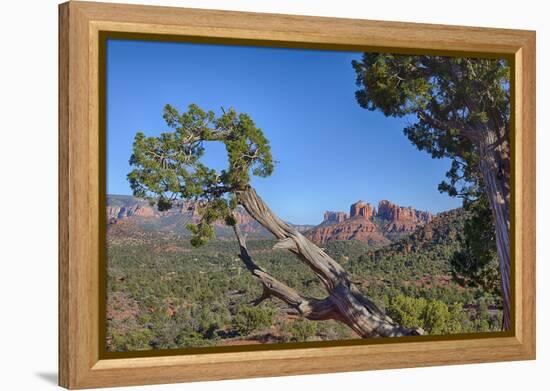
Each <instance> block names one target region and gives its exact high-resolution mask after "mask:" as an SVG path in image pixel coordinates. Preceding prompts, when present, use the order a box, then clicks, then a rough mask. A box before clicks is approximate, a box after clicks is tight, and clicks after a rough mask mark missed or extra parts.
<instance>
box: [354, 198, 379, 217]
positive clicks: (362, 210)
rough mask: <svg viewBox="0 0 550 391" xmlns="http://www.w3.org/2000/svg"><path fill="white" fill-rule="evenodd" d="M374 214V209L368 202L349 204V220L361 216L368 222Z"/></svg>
mask: <svg viewBox="0 0 550 391" xmlns="http://www.w3.org/2000/svg"><path fill="white" fill-rule="evenodd" d="M374 214H375V209H374V207H373V206H372V205H371V204H369V203H368V202H364V201H357V202H356V203H355V204H351V207H350V208H349V216H350V218H353V217H356V216H363V217H365V218H366V219H367V220H369V219H371V218H372V216H373V215H374Z"/></svg>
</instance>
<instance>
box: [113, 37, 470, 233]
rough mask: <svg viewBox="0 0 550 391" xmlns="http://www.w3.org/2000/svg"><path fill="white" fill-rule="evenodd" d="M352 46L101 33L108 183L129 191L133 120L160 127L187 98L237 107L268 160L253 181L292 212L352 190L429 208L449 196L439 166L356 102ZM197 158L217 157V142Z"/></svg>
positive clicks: (305, 220)
mask: <svg viewBox="0 0 550 391" xmlns="http://www.w3.org/2000/svg"><path fill="white" fill-rule="evenodd" d="M358 58H360V53H354V52H337V51H315V50H302V49H277V48H256V47H240V46H225V45H202V44H201V45H199V44H189V43H161V42H142V41H128V40H125V41H121V40H110V41H108V44H107V191H108V193H109V194H131V190H130V188H129V186H128V182H127V181H126V174H127V173H128V172H129V170H130V167H129V165H128V159H129V157H130V154H131V148H132V140H133V137H134V135H135V133H136V132H137V131H139V130H140V131H143V132H144V133H145V134H147V135H158V134H159V133H161V132H163V131H167V130H168V129H167V127H166V125H165V123H164V121H163V119H162V109H163V106H164V105H165V104H167V103H170V104H172V105H174V106H175V107H177V108H178V109H180V110H184V109H186V107H187V106H188V105H189V104H190V103H196V104H198V105H199V106H200V107H202V108H203V109H205V110H214V111H216V112H220V107H222V106H223V107H224V108H228V107H231V106H233V107H234V108H235V109H236V110H237V111H238V112H246V113H248V114H249V115H250V116H251V117H252V118H253V119H254V121H255V122H256V125H257V126H259V127H260V128H262V129H263V131H264V133H265V135H266V136H267V138H268V139H269V140H270V142H271V147H272V153H273V156H274V159H275V160H276V161H277V162H278V163H277V164H276V167H275V171H274V173H273V175H272V176H271V177H268V178H256V179H254V180H253V186H254V187H255V188H256V190H257V191H258V193H259V194H260V195H261V196H262V197H263V198H264V200H265V201H266V202H267V203H268V204H269V205H270V207H271V208H272V209H273V210H274V211H275V212H276V213H277V214H279V215H280V216H281V217H282V218H283V219H285V220H287V221H291V222H293V223H302V224H316V223H319V222H320V221H321V220H322V215H323V212H324V211H325V210H343V211H348V210H349V206H350V204H351V203H353V202H355V201H357V200H359V199H362V200H365V201H368V202H371V203H375V204H377V203H378V201H380V200H381V199H389V200H391V201H393V202H395V203H397V204H400V205H404V206H409V205H410V206H414V207H415V208H417V209H422V210H429V211H431V212H439V211H443V210H448V209H451V208H455V207H458V206H460V201H459V200H458V199H453V198H450V197H448V196H447V195H444V194H440V193H439V192H438V191H437V185H438V183H439V182H441V180H442V179H443V178H444V174H445V172H446V170H447V168H448V167H449V164H450V163H449V161H448V160H445V159H441V160H434V159H432V158H431V157H430V156H429V155H428V154H427V153H425V152H421V151H418V150H417V149H416V148H415V147H414V146H413V145H412V144H411V143H410V141H409V140H408V139H407V138H406V137H405V135H404V134H403V132H402V129H403V127H404V125H406V122H405V120H403V119H395V118H386V117H384V116H383V115H382V114H381V113H379V112H370V111H367V110H364V109H362V108H360V107H359V105H358V104H357V103H356V101H355V97H354V93H355V90H356V86H355V73H354V71H353V68H352V67H351V61H352V59H358ZM208 147H209V148H208V150H207V153H206V155H205V162H206V163H207V164H209V165H210V166H211V167H216V168H222V167H223V166H224V163H225V162H226V158H225V153H224V149H223V147H221V146H214V145H212V148H210V145H209V146H208Z"/></svg>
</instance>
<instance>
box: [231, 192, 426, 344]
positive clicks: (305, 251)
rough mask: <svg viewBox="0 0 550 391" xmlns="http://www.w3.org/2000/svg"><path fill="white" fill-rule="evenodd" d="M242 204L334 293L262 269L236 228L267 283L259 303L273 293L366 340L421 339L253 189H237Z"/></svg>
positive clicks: (249, 264)
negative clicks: (311, 290) (299, 289)
mask: <svg viewBox="0 0 550 391" xmlns="http://www.w3.org/2000/svg"><path fill="white" fill-rule="evenodd" d="M236 195H237V200H238V202H239V204H240V205H242V206H243V207H244V208H245V209H246V211H247V212H248V213H249V214H250V216H252V218H254V219H255V220H256V221H257V222H258V223H260V224H261V225H262V226H263V227H264V228H266V229H267V230H268V231H269V232H271V233H272V234H273V235H274V236H275V237H276V238H277V239H278V240H279V242H278V243H277V244H276V245H275V248H280V249H286V250H288V251H290V252H291V253H293V254H294V255H296V256H297V257H298V259H300V260H301V261H302V262H303V263H304V264H306V265H307V266H308V267H309V268H310V269H311V270H312V271H313V272H314V273H315V275H316V276H317V277H318V278H319V280H320V281H321V282H322V283H323V285H324V287H325V289H326V290H327V292H328V296H327V297H326V298H325V299H322V300H319V299H313V298H307V297H304V296H301V295H300V294H298V293H296V292H295V291H294V290H292V289H291V288H289V287H287V286H286V285H284V284H282V283H281V282H279V281H277V280H275V279H274V278H273V277H272V276H270V275H268V274H267V273H266V272H265V271H263V270H261V269H260V268H259V267H258V266H257V265H255V263H254V262H253V260H252V257H251V256H250V254H249V253H248V251H247V249H246V243H245V241H244V238H243V237H242V235H241V234H240V232H239V231H238V228H237V229H236V230H235V234H236V235H237V239H238V240H239V246H240V250H241V254H240V257H241V259H242V260H243V262H244V263H245V265H246V267H247V269H248V270H249V271H251V273H252V274H253V275H254V276H255V277H256V278H257V279H258V280H260V282H261V283H262V285H263V287H264V294H263V295H262V297H260V298H259V299H258V300H257V302H261V301H262V300H263V299H265V298H266V297H269V296H270V295H273V296H275V297H277V298H279V299H281V300H282V301H284V302H285V303H287V304H289V305H290V306H291V307H293V308H295V309H296V310H298V312H300V313H301V314H303V315H304V316H305V317H307V318H308V319H312V320H324V319H335V320H338V321H340V322H343V323H345V324H346V325H348V326H349V327H350V328H351V329H353V330H354V331H355V332H356V333H357V334H359V335H360V336H361V337H363V338H373V337H396V336H406V335H421V334H423V333H424V331H423V330H422V329H419V328H412V329H409V328H405V327H402V326H401V325H399V324H397V323H396V322H395V321H393V320H392V319H391V318H390V317H389V316H387V315H386V314H385V313H384V312H383V311H382V310H380V309H379V308H378V307H377V306H376V305H375V304H374V303H373V302H372V301H371V300H369V299H368V298H366V297H364V296H363V295H362V294H361V292H360V291H359V289H358V288H357V287H356V286H355V285H354V284H353V283H352V282H351V280H350V277H349V275H348V274H347V273H346V271H345V270H344V269H343V268H342V266H340V264H339V263H337V262H336V261H335V260H333V259H332V258H331V257H329V256H328V255H327V254H326V253H325V252H324V251H323V250H321V249H320V248H319V247H317V246H316V245H315V244H313V243H312V242H310V241H309V240H308V239H306V238H305V237H304V236H303V235H302V234H301V233H300V232H298V231H297V230H296V229H295V228H293V227H292V226H290V225H289V224H287V223H285V222H284V221H282V220H281V219H279V217H277V216H276V215H275V214H274V213H273V212H272V211H271V210H270V209H269V207H268V206H267V205H266V204H265V203H264V201H263V200H262V199H261V198H260V197H259V196H258V194H257V193H256V192H255V191H254V189H253V188H251V187H249V186H248V187H247V188H246V189H244V190H242V191H237V192H236Z"/></svg>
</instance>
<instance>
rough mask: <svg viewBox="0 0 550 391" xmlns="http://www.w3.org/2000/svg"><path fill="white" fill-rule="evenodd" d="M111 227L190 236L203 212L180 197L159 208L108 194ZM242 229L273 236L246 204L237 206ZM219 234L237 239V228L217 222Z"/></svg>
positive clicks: (305, 227) (117, 231)
mask: <svg viewBox="0 0 550 391" xmlns="http://www.w3.org/2000/svg"><path fill="white" fill-rule="evenodd" d="M106 214H107V216H106V217H107V231H108V232H109V233H110V234H111V235H122V236H123V235H125V234H128V233H135V232H155V231H156V232H171V233H176V234H179V235H183V236H189V235H190V232H189V230H188V229H187V225H188V224H189V223H198V222H199V220H200V215H199V214H198V212H197V210H196V208H195V205H194V204H193V203H192V202H186V201H179V202H178V203H176V204H175V205H174V206H173V207H172V208H170V209H168V210H166V211H162V212H161V211H159V210H158V209H157V208H156V207H155V206H151V205H150V204H149V202H148V201H146V200H143V199H139V198H136V197H133V196H129V195H107V207H106ZM236 217H237V222H238V223H239V226H240V228H241V231H242V232H244V233H246V234H247V235H249V237H250V238H270V237H272V236H271V234H270V233H269V232H268V231H267V230H266V229H265V228H263V227H262V226H261V225H260V224H259V223H258V222H257V221H256V220H254V219H253V218H252V217H251V216H250V215H249V214H248V213H247V212H246V211H245V210H244V209H243V208H241V207H238V208H237V210H236ZM294 227H295V228H296V229H297V230H299V231H306V230H309V229H311V228H312V227H313V226H312V225H294ZM214 229H215V231H216V236H217V237H218V238H220V239H233V238H234V233H233V229H232V228H231V227H229V226H227V225H226V224H225V222H224V221H216V222H215V223H214Z"/></svg>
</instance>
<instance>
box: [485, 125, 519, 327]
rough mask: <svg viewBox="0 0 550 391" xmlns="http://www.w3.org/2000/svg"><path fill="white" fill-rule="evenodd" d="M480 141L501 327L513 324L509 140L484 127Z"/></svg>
mask: <svg viewBox="0 0 550 391" xmlns="http://www.w3.org/2000/svg"><path fill="white" fill-rule="evenodd" d="M482 134H483V136H482V138H481V140H480V141H479V155H480V156H479V157H480V162H479V165H480V171H481V174H482V176H483V181H484V184H485V193H486V194H487V198H488V199H489V205H490V207H491V211H492V213H493V218H494V221H495V234H496V244H497V255H498V259H499V269H500V284H501V291H502V292H501V293H502V304H503V311H502V312H503V315H502V328H503V329H504V330H509V329H510V326H511V305H510V183H509V180H510V175H509V169H507V166H509V161H508V159H509V158H508V155H509V151H508V143H507V141H502V140H499V137H498V135H497V132H495V131H492V130H485V131H484V132H483V133H482Z"/></svg>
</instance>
